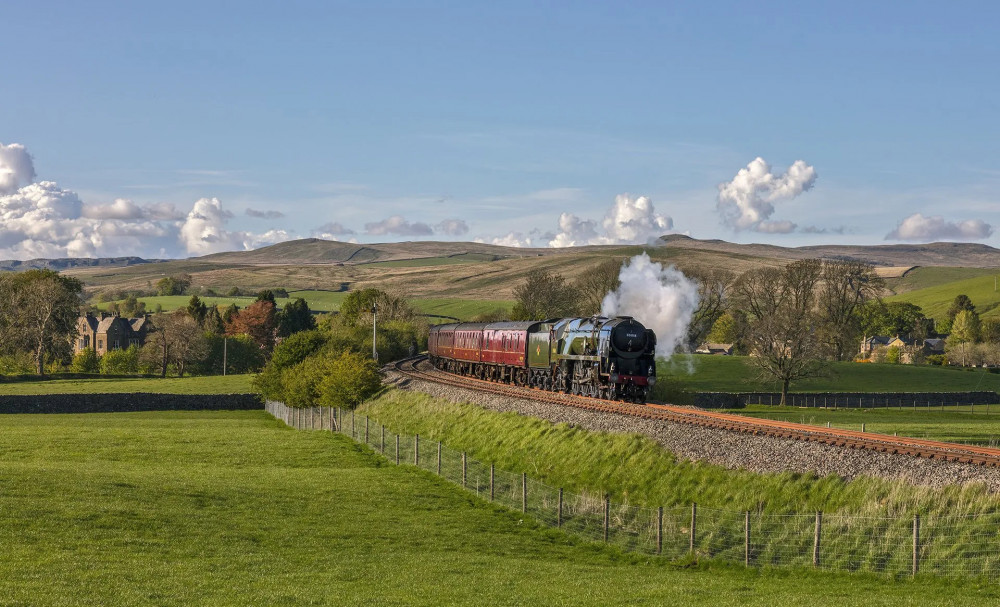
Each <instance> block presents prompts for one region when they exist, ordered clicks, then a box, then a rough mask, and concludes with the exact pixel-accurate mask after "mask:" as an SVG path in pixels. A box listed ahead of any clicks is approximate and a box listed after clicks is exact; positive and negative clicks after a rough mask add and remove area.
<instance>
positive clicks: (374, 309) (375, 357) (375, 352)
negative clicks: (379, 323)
mask: <svg viewBox="0 0 1000 607" xmlns="http://www.w3.org/2000/svg"><path fill="white" fill-rule="evenodd" d="M377 313H378V306H377V305H375V304H372V359H373V360H374V361H375V362H378V350H376V349H375V315H376V314H377Z"/></svg>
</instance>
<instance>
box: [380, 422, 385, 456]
mask: <svg viewBox="0 0 1000 607" xmlns="http://www.w3.org/2000/svg"><path fill="white" fill-rule="evenodd" d="M379 451H381V452H382V455H385V426H382V439H381V440H380V441H379Z"/></svg>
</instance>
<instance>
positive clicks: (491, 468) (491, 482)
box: [490, 464, 493, 502]
mask: <svg viewBox="0 0 1000 607" xmlns="http://www.w3.org/2000/svg"><path fill="white" fill-rule="evenodd" d="M490 501H491V502H492V501H493V464H490Z"/></svg>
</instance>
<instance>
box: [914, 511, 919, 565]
mask: <svg viewBox="0 0 1000 607" xmlns="http://www.w3.org/2000/svg"><path fill="white" fill-rule="evenodd" d="M918 571H920V515H919V514H914V515H913V575H917V572H918Z"/></svg>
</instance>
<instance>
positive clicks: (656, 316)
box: [601, 253, 698, 358]
mask: <svg viewBox="0 0 1000 607" xmlns="http://www.w3.org/2000/svg"><path fill="white" fill-rule="evenodd" d="M618 278H619V279H620V280H621V286H619V287H618V289H617V290H615V291H613V292H611V293H608V294H607V295H606V296H605V297H604V302H603V303H602V304H601V314H602V315H604V316H631V317H633V318H635V319H636V320H637V321H639V322H641V323H642V324H643V325H645V326H646V328H648V329H652V330H653V331H654V332H655V333H656V355H657V356H662V357H664V358H669V357H670V355H672V354H673V353H674V352H675V351H676V350H677V347H678V346H679V345H681V343H683V341H684V339H685V338H686V337H687V329H688V325H689V324H691V317H692V315H693V314H694V311H695V309H696V308H697V307H698V285H697V284H696V283H695V282H694V281H693V280H691V279H690V278H688V277H687V276H684V274H683V273H681V271H680V270H678V269H677V268H675V267H673V266H667V267H663V266H662V265H661V264H659V263H656V262H654V261H651V260H650V259H649V255H647V254H645V253H643V254H642V255H636V256H635V257H633V258H632V259H630V260H628V261H627V262H625V263H624V264H623V265H622V269H621V272H620V273H619V274H618Z"/></svg>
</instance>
